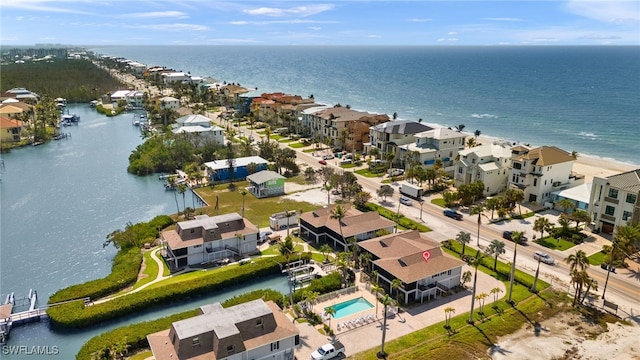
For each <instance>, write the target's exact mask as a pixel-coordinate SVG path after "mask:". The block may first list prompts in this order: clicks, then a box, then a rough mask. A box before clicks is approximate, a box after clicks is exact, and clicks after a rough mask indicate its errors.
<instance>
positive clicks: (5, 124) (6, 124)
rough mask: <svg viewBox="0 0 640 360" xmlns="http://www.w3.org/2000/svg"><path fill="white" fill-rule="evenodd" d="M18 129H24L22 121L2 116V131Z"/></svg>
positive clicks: (0, 127) (0, 118)
mask: <svg viewBox="0 0 640 360" xmlns="http://www.w3.org/2000/svg"><path fill="white" fill-rule="evenodd" d="M16 127H22V121H20V120H14V119H9V118H8V117H5V116H0V129H11V128H16Z"/></svg>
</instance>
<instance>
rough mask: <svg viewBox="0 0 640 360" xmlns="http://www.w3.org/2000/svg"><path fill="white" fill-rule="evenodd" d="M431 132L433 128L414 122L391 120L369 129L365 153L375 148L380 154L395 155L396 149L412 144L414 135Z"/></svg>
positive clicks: (414, 139)
mask: <svg viewBox="0 0 640 360" xmlns="http://www.w3.org/2000/svg"><path fill="white" fill-rule="evenodd" d="M429 130H433V128H431V127H429V126H427V125H425V124H422V123H421V122H419V121H414V120H392V121H387V122H384V123H382V124H378V125H375V126H371V127H370V128H369V140H370V142H369V143H366V144H365V152H367V153H368V152H369V151H371V149H373V148H375V149H378V150H379V151H380V153H382V154H385V153H388V152H392V153H394V154H395V153H396V147H398V146H402V145H407V144H411V143H414V142H415V141H416V138H415V134H418V133H422V132H425V131H429Z"/></svg>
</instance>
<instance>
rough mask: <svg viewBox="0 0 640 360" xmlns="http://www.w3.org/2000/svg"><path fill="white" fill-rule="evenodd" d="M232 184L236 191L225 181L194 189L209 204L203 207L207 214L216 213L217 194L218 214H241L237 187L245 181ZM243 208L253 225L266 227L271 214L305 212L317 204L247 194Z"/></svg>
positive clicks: (245, 183) (245, 184)
mask: <svg viewBox="0 0 640 360" xmlns="http://www.w3.org/2000/svg"><path fill="white" fill-rule="evenodd" d="M234 185H235V186H236V191H229V189H228V184H226V183H225V184H218V185H216V186H215V187H213V188H212V187H203V188H199V189H196V192H197V193H198V194H199V195H200V196H202V197H203V198H204V200H205V201H206V202H207V203H208V204H211V205H210V206H208V207H205V208H203V210H204V213H206V214H208V215H216V214H217V213H218V212H217V211H216V210H215V204H216V196H217V197H218V204H219V207H220V210H219V213H220V214H227V213H231V212H237V213H238V214H241V215H242V195H240V191H239V189H241V188H244V187H246V186H247V182H246V181H241V182H236V183H234ZM244 208H245V211H244V215H245V217H246V218H247V219H249V221H251V222H252V223H253V224H254V225H256V226H258V227H268V226H269V216H270V215H271V214H274V213H277V212H281V211H285V210H302V212H307V211H311V210H315V209H317V208H318V206H317V205H313V204H310V203H307V202H298V201H293V200H289V199H283V198H282V197H279V196H278V197H271V198H264V199H258V198H256V197H255V196H253V195H251V194H247V195H246V196H245V197H244ZM198 210H200V209H198Z"/></svg>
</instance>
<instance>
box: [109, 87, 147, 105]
mask: <svg viewBox="0 0 640 360" xmlns="http://www.w3.org/2000/svg"><path fill="white" fill-rule="evenodd" d="M110 98H111V101H124V102H126V104H127V105H131V106H134V107H141V106H143V101H144V93H143V92H142V91H137V90H117V91H114V92H113V93H112V94H111V95H110Z"/></svg>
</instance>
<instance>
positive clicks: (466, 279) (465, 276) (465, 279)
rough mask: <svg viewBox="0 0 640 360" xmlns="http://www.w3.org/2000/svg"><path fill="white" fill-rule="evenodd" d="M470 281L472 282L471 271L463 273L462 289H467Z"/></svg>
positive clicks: (461, 278)
mask: <svg viewBox="0 0 640 360" xmlns="http://www.w3.org/2000/svg"><path fill="white" fill-rule="evenodd" d="M469 281H471V271H469V270H467V271H465V272H463V273H462V276H461V277H460V283H461V284H460V285H462V287H465V284H466V283H468V282H469Z"/></svg>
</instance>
